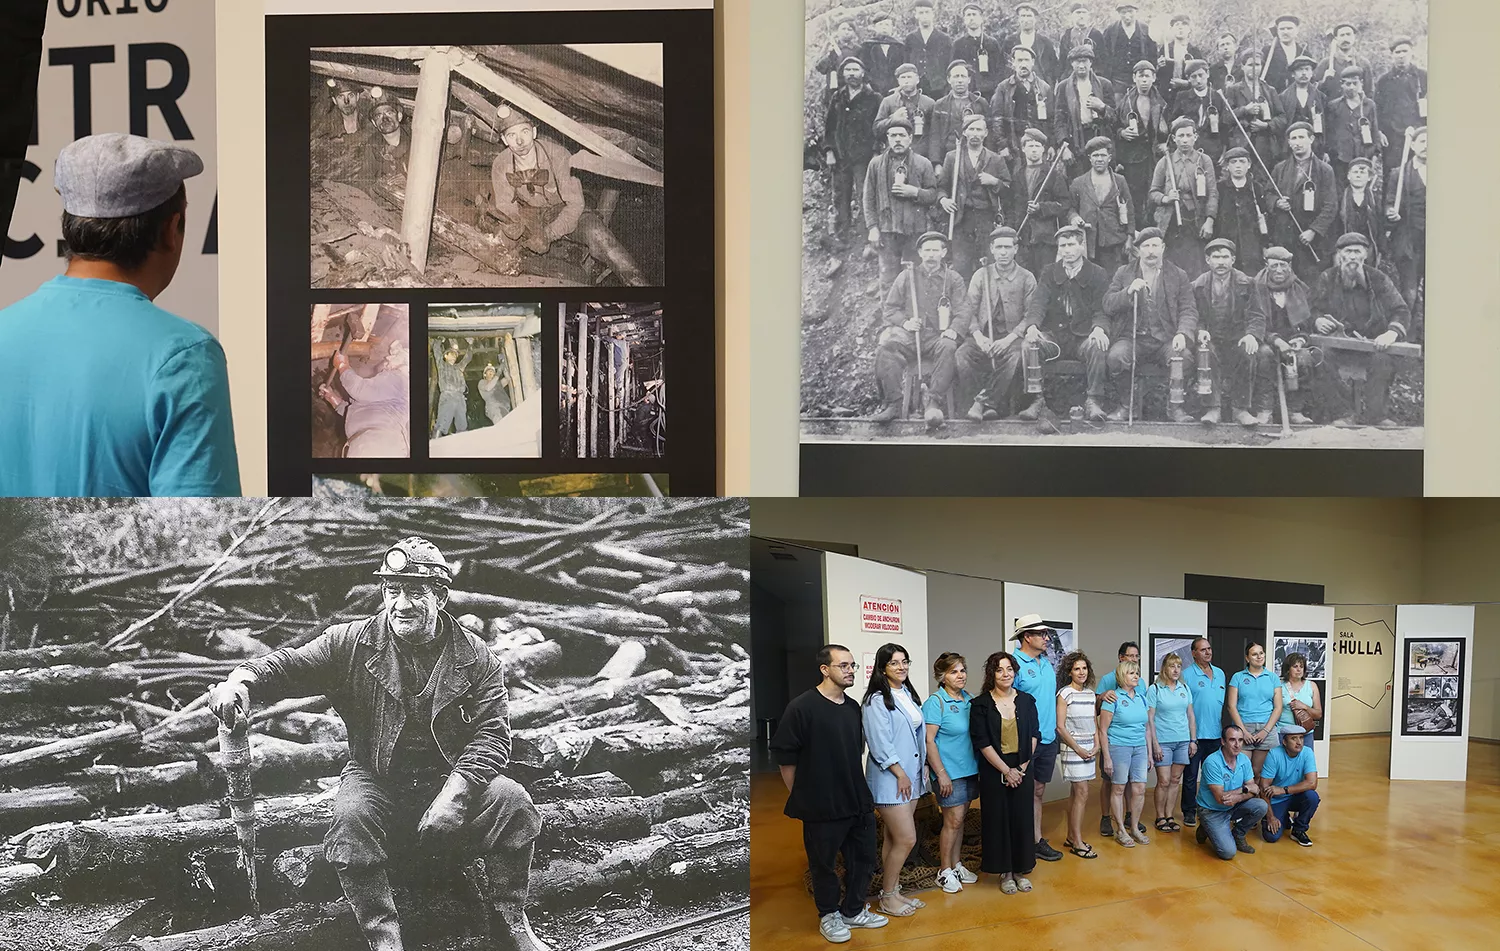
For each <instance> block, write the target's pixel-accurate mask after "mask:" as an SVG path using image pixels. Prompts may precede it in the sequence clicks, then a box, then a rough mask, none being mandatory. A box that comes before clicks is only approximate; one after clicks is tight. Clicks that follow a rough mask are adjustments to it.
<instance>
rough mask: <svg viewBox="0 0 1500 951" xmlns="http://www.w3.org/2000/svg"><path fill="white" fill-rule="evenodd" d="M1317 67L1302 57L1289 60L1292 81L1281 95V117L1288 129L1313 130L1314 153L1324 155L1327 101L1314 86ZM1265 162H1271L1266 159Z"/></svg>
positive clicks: (1316, 86)
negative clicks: (1297, 124) (1303, 125)
mask: <svg viewBox="0 0 1500 951" xmlns="http://www.w3.org/2000/svg"><path fill="white" fill-rule="evenodd" d="M1317 65H1318V64H1317V63H1315V62H1313V58H1312V57H1311V56H1307V55H1302V56H1297V57H1294V58H1293V59H1292V62H1291V76H1292V78H1291V81H1290V82H1289V83H1288V84H1287V86H1286V88H1285V89H1284V90H1282V92H1281V96H1280V99H1281V114H1282V116H1283V117H1284V118H1285V120H1286V124H1287V127H1288V128H1290V127H1291V125H1292V123H1293V122H1305V123H1307V124H1308V125H1309V126H1310V127H1312V130H1313V151H1314V152H1317V153H1318V154H1320V155H1321V154H1323V153H1324V144H1323V143H1324V135H1323V134H1324V132H1325V131H1327V128H1328V100H1326V99H1324V98H1323V90H1322V89H1321V88H1319V86H1318V84H1317V83H1315V82H1313V69H1314V68H1315V67H1316V66H1317ZM1267 161H1270V160H1269V159H1268V160H1267Z"/></svg>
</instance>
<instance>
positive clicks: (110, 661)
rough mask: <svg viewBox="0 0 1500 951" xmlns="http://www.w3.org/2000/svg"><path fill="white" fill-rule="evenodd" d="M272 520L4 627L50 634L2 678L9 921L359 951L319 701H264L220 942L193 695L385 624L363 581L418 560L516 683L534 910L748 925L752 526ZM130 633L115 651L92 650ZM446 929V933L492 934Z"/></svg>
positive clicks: (736, 505) (404, 510) (220, 837)
mask: <svg viewBox="0 0 1500 951" xmlns="http://www.w3.org/2000/svg"><path fill="white" fill-rule="evenodd" d="M273 511H274V517H269V518H262V519H259V520H258V521H256V522H252V523H251V525H250V528H249V529H248V530H247V531H246V532H245V533H243V535H242V536H241V537H239V538H238V539H237V542H238V544H237V547H236V548H235V549H234V550H233V551H232V552H231V553H229V554H228V556H227V557H225V558H222V559H218V560H216V561H213V562H194V563H185V564H179V565H167V566H163V565H153V566H144V565H143V566H133V567H130V568H127V569H122V568H120V567H119V566H114V569H113V570H112V571H111V572H109V573H107V574H100V575H98V576H94V577H88V576H82V575H80V576H69V577H67V578H59V579H55V582H56V583H54V584H52V585H51V586H49V587H48V588H47V590H46V592H45V594H44V595H43V596H39V597H36V598H34V599H33V600H31V601H29V602H26V603H17V604H16V606H15V608H14V609H13V610H11V615H10V617H9V618H8V619H7V621H8V627H9V629H11V630H19V631H27V630H31V631H33V632H35V633H34V634H33V638H32V640H33V643H32V644H31V645H29V646H27V647H16V648H11V649H4V650H0V843H3V844H0V908H3V907H4V906H5V905H7V904H9V905H10V906H12V907H16V906H17V903H33V904H34V903H35V901H36V897H45V896H47V895H56V896H58V897H57V898H56V899H55V900H49V901H47V902H46V903H45V904H47V905H49V906H50V911H51V912H53V913H56V914H59V915H63V914H66V913H67V908H68V904H69V903H70V902H71V901H74V900H80V899H83V898H85V897H86V898H89V899H98V898H101V897H109V896H115V897H120V898H125V897H144V898H150V899H151V901H150V902H148V904H147V905H145V906H142V908H141V910H140V911H139V912H138V913H137V914H135V915H132V916H131V920H130V921H126V922H122V923H121V924H120V925H119V926H118V927H117V928H116V929H112V931H111V933H110V935H107V936H105V938H101V939H100V942H96V944H98V946H99V947H101V948H102V947H109V946H119V947H131V948H139V949H142V951H145V949H153V951H169V949H187V948H200V947H202V948H207V947H235V948H244V949H253V948H272V947H275V948H281V947H293V946H296V945H291V944H286V943H285V942H286V940H287V939H288V938H287V936H289V935H304V936H306V938H307V940H308V941H317V940H322V939H323V938H326V939H327V943H326V944H320V945H318V946H319V947H324V946H326V947H337V946H340V944H339V943H340V942H342V941H345V940H347V939H348V937H349V936H350V935H351V934H353V932H352V931H351V930H350V928H351V924H352V922H351V921H350V920H349V919H348V912H347V908H345V906H344V905H343V904H342V903H333V904H325V903H328V902H333V900H334V899H337V898H338V885H337V880H336V878H335V876H334V875H333V874H332V871H331V869H329V868H328V866H327V864H326V863H325V861H324V859H323V855H322V848H321V845H320V844H319V843H320V842H321V839H322V837H323V834H324V832H325V831H326V829H327V826H328V823H329V819H330V815H331V807H332V799H333V795H334V794H335V790H336V787H337V782H338V780H337V776H338V774H339V771H340V769H341V768H342V766H343V764H344V762H345V761H346V760H347V757H348V745H347V735H346V732H345V727H344V723H343V721H342V719H341V718H340V717H339V715H338V713H337V711H335V710H334V709H332V707H331V706H330V704H329V701H328V700H327V698H324V697H301V698H291V699H288V700H276V699H275V698H254V701H255V702H254V709H253V711H252V724H251V729H252V746H253V749H254V756H253V765H252V769H253V786H254V790H255V792H256V794H257V796H258V797H260V798H259V802H258V805H257V817H256V828H257V848H258V853H257V867H258V870H259V883H260V886H259V892H260V894H259V899H260V903H261V907H262V908H263V909H264V910H265V915H264V917H262V918H260V919H257V920H254V921H250V922H248V923H247V922H246V921H237V922H235V923H234V924H232V925H230V924H229V922H230V921H231V920H232V919H234V918H236V917H237V916H238V915H240V914H243V913H244V911H245V910H246V909H247V908H248V891H247V886H246V884H245V882H246V877H245V873H244V870H243V869H242V868H240V867H238V863H237V859H238V847H237V839H236V833H235V824H234V822H233V820H231V819H230V818H228V816H229V812H228V809H227V803H226V802H225V800H224V798H223V797H224V796H225V792H226V779H225V774H224V769H223V766H222V764H221V762H220V758H219V754H218V751H217V739H216V730H217V724H216V721H215V719H214V717H213V715H212V713H211V712H209V711H208V710H207V709H206V707H205V706H204V703H205V700H206V698H205V697H204V696H203V692H204V690H205V688H206V687H207V686H209V685H211V684H213V683H215V682H217V681H218V680H220V679H222V678H223V677H224V675H225V674H226V673H227V672H228V671H229V670H230V669H232V668H233V666H234V665H235V664H236V663H238V662H239V660H240V659H242V658H244V657H248V656H255V655H259V654H263V653H265V652H266V651H269V650H273V649H276V648H279V647H285V646H296V645H300V644H305V643H307V642H309V641H310V640H312V639H313V638H314V637H316V636H317V634H318V633H319V632H320V631H321V630H323V629H324V628H325V627H327V626H328V625H330V624H333V623H337V622H340V621H345V620H351V619H354V618H358V617H362V616H367V615H368V614H369V613H372V612H373V611H375V610H377V609H378V608H379V605H380V593H379V589H378V587H377V586H376V585H375V584H374V583H373V579H372V578H371V576H370V572H371V571H372V569H373V567H374V565H375V564H377V563H378V562H379V559H380V557H381V555H382V553H383V551H384V549H385V548H386V547H387V546H388V545H389V544H390V543H391V542H393V541H395V540H397V539H399V538H402V537H405V536H407V535H422V536H424V537H426V538H429V539H431V540H432V541H433V542H434V543H435V544H437V545H438V547H439V548H440V549H441V550H442V551H443V552H444V553H445V555H446V556H447V557H448V558H449V560H450V561H451V562H452V563H453V564H454V565H455V567H456V577H455V580H454V584H453V588H452V590H451V592H450V597H449V601H448V606H447V609H448V611H449V612H450V613H451V614H452V615H454V616H455V617H456V618H457V619H458V620H459V622H460V623H462V624H463V625H465V626H466V627H468V628H469V629H470V630H472V631H474V632H475V633H476V634H478V635H479V636H481V637H482V638H483V639H484V640H485V641H486V642H487V643H488V644H489V645H490V648H491V650H492V651H494V652H495V653H496V655H497V656H498V657H500V658H501V659H502V661H503V663H504V669H505V674H506V680H507V685H508V688H509V691H510V712H511V726H512V732H513V744H512V760H513V762H512V765H511V768H510V773H511V775H512V776H513V777H514V778H516V779H517V780H518V781H520V782H521V783H522V784H523V785H524V786H525V787H526V788H527V789H528V790H529V791H530V792H531V794H532V796H533V798H534V799H535V800H536V802H537V803H538V807H539V809H540V811H541V813H542V820H543V825H542V831H541V834H540V838H539V840H538V844H537V849H536V853H535V856H534V861H533V868H532V877H531V890H530V895H531V901H532V903H533V905H534V906H536V907H538V908H539V909H540V910H545V911H547V912H550V913H552V914H554V915H557V916H558V920H565V919H566V916H567V914H568V913H570V912H572V911H577V910H582V909H585V908H592V907H596V906H600V907H607V906H609V905H610V904H611V903H612V902H615V901H617V900H618V901H625V902H629V903H631V904H635V905H639V904H640V901H641V898H642V896H643V895H650V896H652V901H653V902H654V904H656V905H659V906H684V905H692V904H694V903H702V902H705V901H708V902H713V901H717V900H722V901H726V902H727V901H730V900H732V898H733V897H735V896H740V897H742V893H743V892H744V890H745V888H746V883H747V876H748V868H749V864H748V863H749V834H748V783H747V769H748V751H747V748H746V740H747V738H748V736H749V732H750V725H749V722H748V705H749V660H748V654H747V647H748V635H749V604H748V590H749V575H748V570H747V564H748V537H747V532H748V511H747V509H746V507H745V505H744V503H743V502H739V501H736V500H704V501H678V500H631V501H628V502H627V501H623V500H594V499H577V500H548V501H547V502H538V501H532V502H527V501H519V500H518V501H516V502H515V503H513V504H502V503H497V502H487V503H486V502H474V503H467V504H466V503H449V502H444V503H425V502H392V501H388V500H381V499H371V500H365V501H361V502H341V503H338V504H331V503H326V502H323V503H319V502H314V501H312V500H294V501H286V502H284V503H281V507H280V508H279V509H274V510H273ZM262 514H265V513H262ZM83 560H84V561H85V562H86V561H87V558H86V556H85V557H84V558H83ZM167 604H170V605H171V610H169V611H167V612H165V613H163V614H161V616H160V617H157V618H155V619H154V620H151V621H150V623H146V624H141V623H140V622H141V621H142V620H143V619H146V618H151V617H152V615H153V614H155V613H156V612H157V611H159V610H160V609H161V608H162V607H163V606H164V605H167ZM0 610H3V609H0ZM122 631H130V637H129V638H128V640H126V641H125V642H124V644H123V647H124V649H107V648H105V647H103V646H101V642H108V641H109V640H110V637H109V635H112V634H119V633H120V632H122ZM82 632H88V633H90V634H92V637H91V638H89V639H85V638H82V637H79V636H78V635H79V634H80V633H82ZM115 640H116V641H117V642H118V641H119V638H116V639H115ZM412 884H413V885H414V886H416V885H419V884H420V883H418V882H413V883H412ZM33 896H35V897H33ZM164 905H165V906H168V908H169V910H167V911H164V910H163V906H164ZM439 917H441V916H439ZM447 917H448V919H449V927H456V926H455V925H453V924H452V921H453V920H455V919H457V920H465V921H469V922H470V923H472V922H473V920H474V917H475V916H465V915H463V914H462V913H460V914H457V915H448V916H447ZM226 928H228V929H229V930H228V931H225V929H226ZM132 933H133V934H135V935H136V936H137V938H136V940H127V939H129V938H130V937H131V934H132ZM140 935H152V936H153V937H144V938H142V937H139V936H140ZM226 935H228V936H229V937H226ZM230 937H232V938H233V940H232V942H231V941H230ZM106 939H107V940H106ZM111 942H114V944H111ZM278 942H281V943H278ZM308 946H309V947H311V946H312V945H310V944H309V945H308Z"/></svg>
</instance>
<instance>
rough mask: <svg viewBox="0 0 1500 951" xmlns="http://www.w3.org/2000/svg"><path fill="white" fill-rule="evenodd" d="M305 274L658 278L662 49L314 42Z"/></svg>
mask: <svg viewBox="0 0 1500 951" xmlns="http://www.w3.org/2000/svg"><path fill="white" fill-rule="evenodd" d="M308 92H309V95H310V96H311V98H312V128H311V130H310V136H309V138H310V145H311V162H312V165H311V171H312V177H311V195H310V196H309V199H310V209H311V216H312V220H311V225H310V234H311V241H312V244H311V254H312V258H311V266H312V286H313V287H315V288H332V287H544V286H587V287H621V286H641V285H660V284H662V283H663V282H664V278H665V270H666V262H665V261H664V260H663V252H662V248H663V230H662V229H663V208H664V202H663V195H662V191H663V178H662V169H663V167H664V162H663V144H664V143H663V135H664V127H663V112H662V104H663V100H662V46H661V44H659V43H618V44H597V45H573V46H564V45H555V46H416V47H405V46H399V47H398V46H379V47H338V48H319V49H315V50H313V52H312V61H311V72H310V74H309V86H308Z"/></svg>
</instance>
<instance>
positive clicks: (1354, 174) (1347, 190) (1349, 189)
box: [1334, 157, 1387, 267]
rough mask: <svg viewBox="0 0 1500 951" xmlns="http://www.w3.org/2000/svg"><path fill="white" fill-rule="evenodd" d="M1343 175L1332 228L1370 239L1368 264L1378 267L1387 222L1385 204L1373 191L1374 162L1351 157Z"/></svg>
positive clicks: (1381, 256)
mask: <svg viewBox="0 0 1500 951" xmlns="http://www.w3.org/2000/svg"><path fill="white" fill-rule="evenodd" d="M1345 175H1346V179H1345V184H1344V188H1343V192H1342V194H1341V195H1340V196H1339V210H1338V215H1337V216H1336V217H1335V218H1334V227H1335V229H1336V231H1337V233H1338V234H1348V233H1349V232H1351V231H1353V232H1356V233H1358V234H1362V235H1364V236H1365V237H1366V238H1368V239H1370V256H1369V263H1370V264H1371V265H1373V266H1375V267H1381V265H1382V263H1383V262H1384V257H1385V253H1384V252H1385V248H1384V247H1383V245H1384V244H1385V231H1386V227H1387V225H1386V220H1385V207H1384V206H1383V205H1382V204H1381V202H1380V200H1379V196H1377V195H1376V193H1375V192H1376V186H1375V163H1374V162H1372V161H1370V160H1369V159H1367V158H1364V157H1359V158H1355V159H1352V160H1351V161H1350V162H1349V168H1348V170H1347V171H1346V172H1345Z"/></svg>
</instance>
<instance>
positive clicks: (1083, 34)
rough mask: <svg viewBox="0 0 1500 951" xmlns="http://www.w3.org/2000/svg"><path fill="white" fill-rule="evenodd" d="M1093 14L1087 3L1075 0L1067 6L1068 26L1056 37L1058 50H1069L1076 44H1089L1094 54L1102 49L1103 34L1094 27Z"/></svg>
mask: <svg viewBox="0 0 1500 951" xmlns="http://www.w3.org/2000/svg"><path fill="white" fill-rule="evenodd" d="M1093 24H1094V14H1093V13H1092V12H1091V11H1090V10H1089V5H1088V4H1087V3H1083V2H1082V0H1075V2H1074V3H1072V4H1071V5H1069V7H1068V28H1067V29H1066V30H1063V32H1062V36H1060V37H1058V38H1057V48H1058V49H1059V50H1070V49H1073V48H1074V47H1077V46H1091V47H1093V48H1094V53H1095V55H1098V53H1099V51H1100V50H1102V49H1104V34H1103V33H1101V32H1100V31H1099V30H1097V29H1095V28H1094V25H1093Z"/></svg>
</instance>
